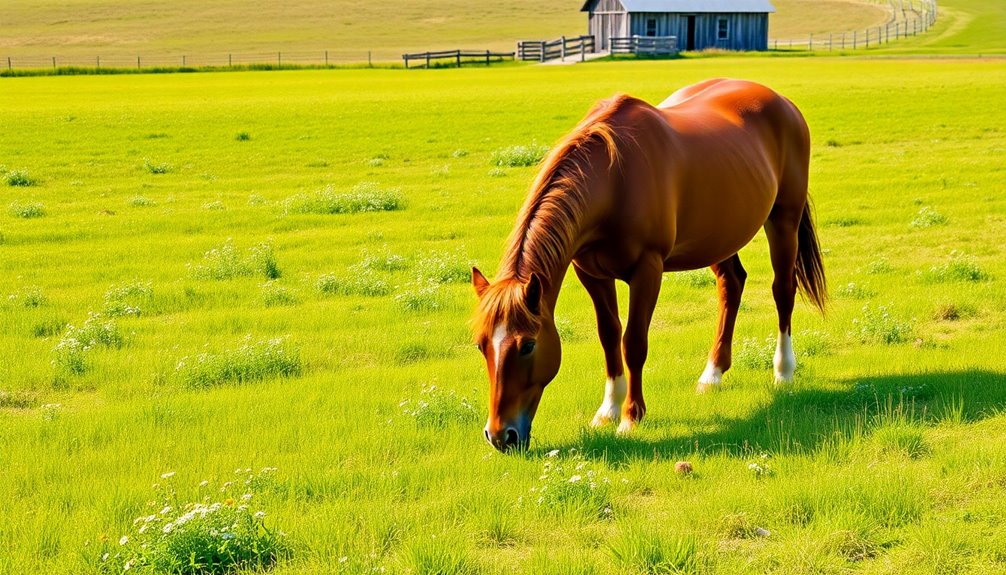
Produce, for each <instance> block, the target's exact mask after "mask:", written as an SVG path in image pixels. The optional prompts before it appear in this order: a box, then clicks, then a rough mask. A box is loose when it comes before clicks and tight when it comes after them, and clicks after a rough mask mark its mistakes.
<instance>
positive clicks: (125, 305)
mask: <svg viewBox="0 0 1006 575" xmlns="http://www.w3.org/2000/svg"><path fill="white" fill-rule="evenodd" d="M153 298H154V289H153V288H152V287H151V284H150V283H149V282H147V283H143V282H131V283H124V284H121V285H117V286H112V287H111V288H109V290H108V291H106V292H105V306H104V308H103V310H102V312H101V313H102V315H104V316H106V317H122V316H139V315H142V314H143V307H146V306H147V305H149V304H150V302H151V301H152V300H153ZM141 306H142V307H141Z"/></svg>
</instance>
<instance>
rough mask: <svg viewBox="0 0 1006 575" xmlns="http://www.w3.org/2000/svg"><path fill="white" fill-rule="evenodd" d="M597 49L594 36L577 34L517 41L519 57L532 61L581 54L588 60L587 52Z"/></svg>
mask: <svg viewBox="0 0 1006 575" xmlns="http://www.w3.org/2000/svg"><path fill="white" fill-rule="evenodd" d="M594 51H595V44H594V37H593V36H577V37H575V38H567V37H565V36H561V37H560V38H559V39H557V40H552V41H546V40H522V41H520V42H518V43H517V59H518V60H524V61H532V62H547V61H549V60H555V59H558V58H562V59H564V60H565V59H566V58H568V57H570V56H580V59H581V60H586V56H587V54H593V53H594Z"/></svg>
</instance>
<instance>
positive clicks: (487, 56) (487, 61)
mask: <svg viewBox="0 0 1006 575" xmlns="http://www.w3.org/2000/svg"><path fill="white" fill-rule="evenodd" d="M488 65H489V50H486V66H488Z"/></svg>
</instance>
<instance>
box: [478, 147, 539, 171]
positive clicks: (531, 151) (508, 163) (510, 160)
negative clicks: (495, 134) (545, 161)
mask: <svg viewBox="0 0 1006 575" xmlns="http://www.w3.org/2000/svg"><path fill="white" fill-rule="evenodd" d="M547 153H548V146H542V145H538V144H530V145H527V146H510V147H509V148H500V149H498V150H496V151H494V152H493V153H492V157H491V158H490V161H491V162H492V163H493V165H494V166H497V167H501V168H502V167H510V168H515V167H526V166H535V165H537V164H538V162H540V161H541V160H542V158H544V157H545V154H547Z"/></svg>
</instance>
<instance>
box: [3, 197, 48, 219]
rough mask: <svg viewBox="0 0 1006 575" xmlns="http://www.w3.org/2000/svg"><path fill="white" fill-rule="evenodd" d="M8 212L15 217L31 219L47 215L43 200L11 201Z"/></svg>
mask: <svg viewBox="0 0 1006 575" xmlns="http://www.w3.org/2000/svg"><path fill="white" fill-rule="evenodd" d="M7 212H8V213H9V214H10V215H12V216H14V217H15V218H23V219H26V220H30V219H32V218H41V217H42V216H44V215H45V206H44V205H43V204H42V203H41V202H20V201H14V202H11V204H10V206H9V207H8V208H7Z"/></svg>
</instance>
